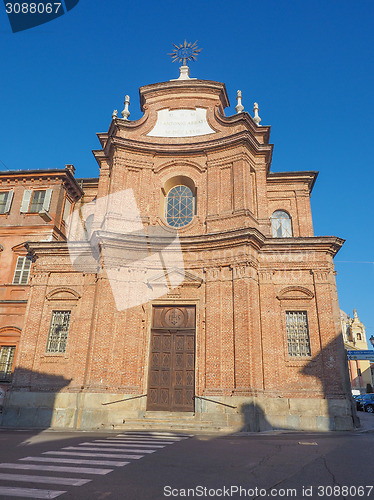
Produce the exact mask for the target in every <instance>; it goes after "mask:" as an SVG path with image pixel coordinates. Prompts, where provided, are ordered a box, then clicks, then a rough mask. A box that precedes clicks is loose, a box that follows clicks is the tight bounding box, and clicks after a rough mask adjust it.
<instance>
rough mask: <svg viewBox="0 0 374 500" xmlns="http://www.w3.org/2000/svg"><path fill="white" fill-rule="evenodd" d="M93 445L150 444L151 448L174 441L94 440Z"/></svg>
mask: <svg viewBox="0 0 374 500" xmlns="http://www.w3.org/2000/svg"><path fill="white" fill-rule="evenodd" d="M94 443H111V444H121V443H123V444H126V443H135V444H138V445H143V444H152V445H153V446H157V445H160V444H162V445H164V446H165V445H167V444H174V443H175V441H156V440H154V441H153V440H152V441H151V440H150V439H147V440H145V439H132V438H122V439H95V441H94Z"/></svg>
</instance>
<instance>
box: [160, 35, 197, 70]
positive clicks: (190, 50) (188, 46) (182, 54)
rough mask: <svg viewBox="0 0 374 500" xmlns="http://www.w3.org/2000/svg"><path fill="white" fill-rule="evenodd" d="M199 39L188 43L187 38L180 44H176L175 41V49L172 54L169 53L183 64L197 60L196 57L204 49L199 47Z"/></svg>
mask: <svg viewBox="0 0 374 500" xmlns="http://www.w3.org/2000/svg"><path fill="white" fill-rule="evenodd" d="M196 44H197V40H196V42H195V43H187V41H186V40H185V41H184V43H181V44H180V45H179V46H178V45H175V43H173V45H174V47H175V49H174V50H173V52H172V53H171V54H168V55H169V56H171V58H172V60H173V62H177V61H178V62H181V63H182V65H183V66H186V65H187V62H188V61H196V57H197V56H198V55H199V52H201V51H202V49H198V48H197V45H196Z"/></svg>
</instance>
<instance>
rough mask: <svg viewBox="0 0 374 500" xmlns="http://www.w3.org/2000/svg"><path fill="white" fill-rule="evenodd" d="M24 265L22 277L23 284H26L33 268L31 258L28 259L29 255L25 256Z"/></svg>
mask: <svg viewBox="0 0 374 500" xmlns="http://www.w3.org/2000/svg"><path fill="white" fill-rule="evenodd" d="M24 259H25V260H24V266H23V273H22V277H21V285H26V284H27V283H28V281H29V276H30V269H31V260H30V259H28V258H27V257H25V258H24Z"/></svg>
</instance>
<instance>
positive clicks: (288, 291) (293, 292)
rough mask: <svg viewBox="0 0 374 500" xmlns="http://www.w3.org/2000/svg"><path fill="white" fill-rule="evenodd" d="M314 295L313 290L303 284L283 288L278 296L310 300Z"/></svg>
mask: <svg viewBox="0 0 374 500" xmlns="http://www.w3.org/2000/svg"><path fill="white" fill-rule="evenodd" d="M313 297H314V294H313V292H311V291H310V290H309V289H308V288H305V287H303V286H289V287H287V288H283V290H281V291H280V293H279V294H278V296H277V299H278V300H310V299H312V298H313Z"/></svg>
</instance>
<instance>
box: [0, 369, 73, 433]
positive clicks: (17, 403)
mask: <svg viewBox="0 0 374 500" xmlns="http://www.w3.org/2000/svg"><path fill="white" fill-rule="evenodd" d="M70 382H71V379H66V378H65V377H63V376H62V375H51V374H49V373H42V372H34V371H31V370H26V369H23V368H16V369H15V370H14V373H13V380H12V383H11V385H10V386H9V388H8V390H7V392H6V394H5V398H4V401H3V409H2V414H0V425H1V426H2V427H17V428H20V427H25V428H30V427H33V428H37V429H47V428H49V427H51V425H52V423H53V422H52V417H53V410H54V407H55V400H56V396H57V394H58V393H59V392H60V391H61V390H62V389H63V388H64V387H67V386H68V385H69V384H70Z"/></svg>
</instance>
